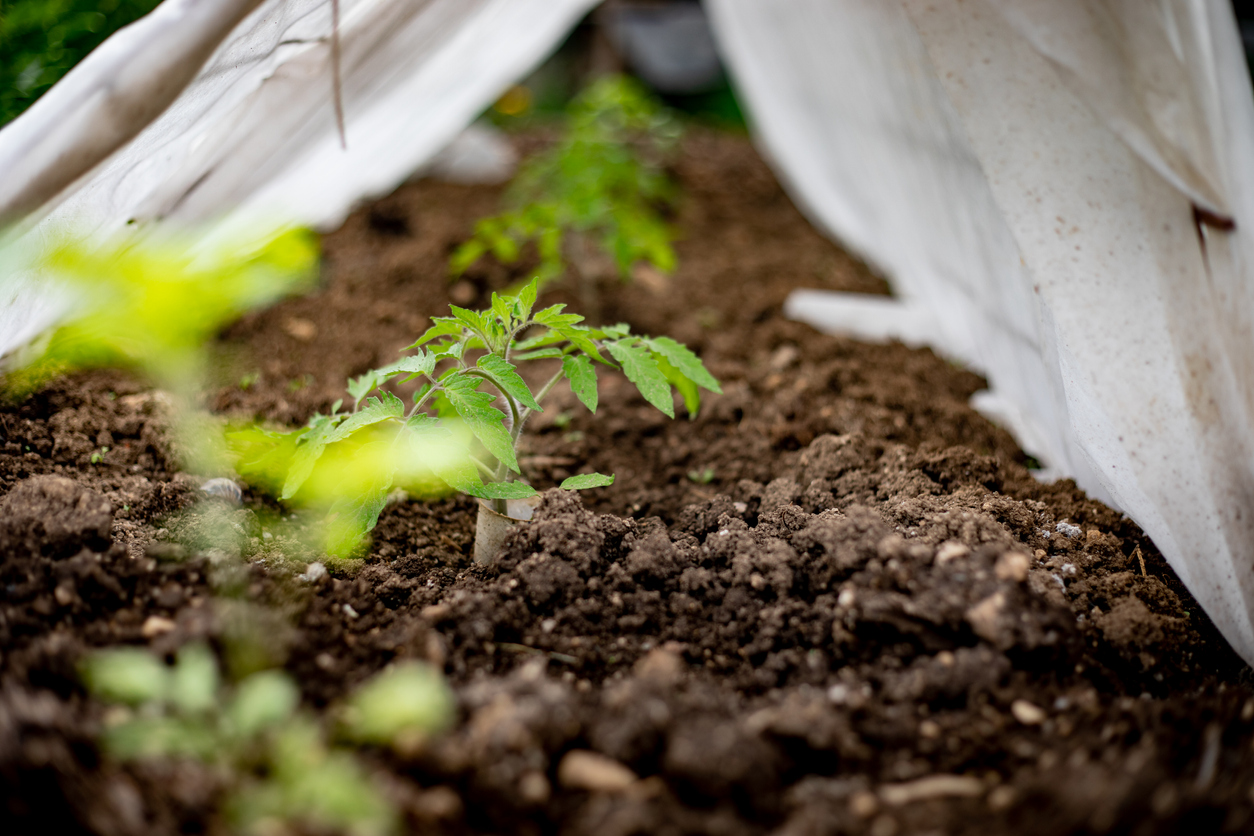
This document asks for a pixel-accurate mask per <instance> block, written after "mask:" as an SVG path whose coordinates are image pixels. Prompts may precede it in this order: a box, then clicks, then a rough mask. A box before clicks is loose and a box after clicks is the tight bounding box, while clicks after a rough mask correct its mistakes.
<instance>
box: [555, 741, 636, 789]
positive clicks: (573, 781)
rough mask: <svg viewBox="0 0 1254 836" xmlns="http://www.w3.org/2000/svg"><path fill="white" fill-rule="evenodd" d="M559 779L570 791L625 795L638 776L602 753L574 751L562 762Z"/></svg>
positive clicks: (558, 774) (558, 771)
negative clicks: (621, 793)
mask: <svg viewBox="0 0 1254 836" xmlns="http://www.w3.org/2000/svg"><path fill="white" fill-rule="evenodd" d="M557 780H558V783H561V785H562V786H563V787H566V788H567V790H584V791H587V792H621V791H623V790H626V788H627V787H630V786H631V785H633V783H635V782H636V773H635V772H632V771H631V770H630V768H627V767H626V766H623V765H622V763H619V762H618V761H616V760H613V758H611V757H606V756H604V755H601V753H598V752H589V751H587V750H573V751H571V752H567V755H566V757H563V758H562V762H561V763H559V765H558V767H557Z"/></svg>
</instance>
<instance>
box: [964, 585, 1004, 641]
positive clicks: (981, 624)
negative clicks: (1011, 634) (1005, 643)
mask: <svg viewBox="0 0 1254 836" xmlns="http://www.w3.org/2000/svg"><path fill="white" fill-rule="evenodd" d="M1005 606H1006V595H1005V593H1003V592H995V593H993V594H992V595H990V596H988V597H987V598H985V599H984V600H983V601H980V602H979V603H978V604H976V605H975V606H973V607H971V608H970V609H969V610H967V612H966V617H967V623H969V624H970V625H971V629H972V630H974V631H975V634H976V635H977V636H979V637H980V638H982V639H984V640H986V641H989V642H992V643H994V644H996V643H997V640H998V639H999V638H1000V631H999V630H998V629H997V628H998V623H999V622H1000V621H1001V613H1002V610H1003V609H1004V608H1005Z"/></svg>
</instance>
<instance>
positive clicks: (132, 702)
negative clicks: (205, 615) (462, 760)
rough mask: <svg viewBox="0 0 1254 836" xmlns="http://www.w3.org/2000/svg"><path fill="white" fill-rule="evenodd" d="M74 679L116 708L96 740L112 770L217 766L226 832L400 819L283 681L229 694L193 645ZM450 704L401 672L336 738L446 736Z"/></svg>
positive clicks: (368, 825)
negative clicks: (169, 659) (183, 762)
mask: <svg viewBox="0 0 1254 836" xmlns="http://www.w3.org/2000/svg"><path fill="white" fill-rule="evenodd" d="M82 676H83V680H84V682H85V684H86V685H87V687H88V690H90V691H91V692H92V693H93V694H94V695H95V696H96V697H97V698H99V699H101V700H103V701H104V702H107V703H111V704H112V705H114V706H116V707H118V708H121V710H120V711H118V710H117V709H116V708H115V710H114V712H113V713H112V715H111V720H110V722H109V723H108V724H107V725H106V727H105V729H104V731H103V733H102V736H101V739H100V744H101V748H102V749H103V750H104V752H105V753H106V754H108V755H109V756H111V757H113V758H116V759H117V760H119V761H135V760H142V759H147V758H168V759H188V760H196V761H200V762H202V763H205V764H207V765H209V766H211V767H214V768H215V769H216V770H217V772H218V773H219V775H220V776H221V777H222V778H223V783H224V789H225V790H226V792H225V795H224V798H223V802H224V810H223V812H224V814H225V818H226V820H227V821H228V822H229V824H230V825H231V832H237V833H241V834H246V836H253V834H258V835H260V834H266V833H274V832H276V828H277V829H278V830H280V831H282V832H289V831H295V832H319V833H321V832H335V833H346V834H350V836H390V834H393V833H396V832H398V831H399V829H400V828H399V824H400V817H399V816H398V811H397V810H396V809H395V808H394V806H393V804H392V803H391V802H390V801H389V800H388V799H387V797H386V796H385V795H384V794H383V793H381V792H380V791H379V790H378V788H377V787H375V786H374V785H373V784H372V783H371V781H370V776H369V774H368V773H367V772H366V770H365V769H364V768H363V767H362V766H361V764H360V763H359V762H358V761H357V759H356V758H355V757H354V756H353V754H352V753H351V752H350V751H349V750H348V749H346V748H343V747H340V746H335V745H333V744H331V743H330V741H328V739H327V735H326V734H325V733H324V732H323V730H322V729H321V728H320V726H319V725H318V723H317V722H316V721H315V720H314V719H313V718H312V717H310V716H309V715H307V714H305V713H304V712H301V711H300V709H299V702H300V691H299V689H298V688H297V686H296V683H295V682H293V681H292V680H291V678H290V677H289V676H288V675H287V674H286V673H283V672H282V671H278V670H264V671H260V672H258V673H254V674H252V675H250V676H248V677H246V678H244V679H242V680H241V681H240V682H238V683H236V684H235V685H233V686H232V685H229V684H226V683H224V682H222V679H221V676H220V674H219V671H218V665H217V660H216V659H215V658H214V655H213V652H212V651H211V650H209V648H208V647H206V646H205V645H203V644H192V645H187V646H185V647H183V648H182V649H181V650H179V652H178V655H177V657H176V661H175V664H174V665H173V666H169V665H166V664H164V663H163V662H162V661H161V660H160V659H158V658H157V657H155V656H153V655H152V654H150V653H148V652H147V651H144V650H140V649H139V648H131V647H127V648H114V649H110V650H103V651H99V652H97V653H94V654H92V655H91V656H88V657H87V658H86V659H85V660H84V661H83V664H82ZM398 686H404V687H403V688H402V687H398ZM453 705H454V703H453V698H452V695H451V693H450V692H449V690H448V687H447V685H445V684H444V681H443V679H442V677H440V675H439V674H438V673H436V672H435V671H433V670H431V669H428V668H424V667H421V666H418V665H416V664H414V663H409V664H408V665H405V666H403V667H398V668H395V669H393V670H391V671H387V672H385V673H384V674H381V675H380V676H379V677H376V678H375V679H374V680H372V681H370V682H368V683H366V684H365V685H364V686H362V687H361V688H360V689H359V690H358V691H357V692H356V693H355V694H354V695H353V696H352V697H351V698H350V702H349V705H348V706H347V707H346V710H345V712H344V714H345V722H344V723H343V734H344V736H345V737H347V738H349V739H350V740H354V741H363V742H366V741H368V742H372V743H392V742H394V739H395V738H400V737H401V736H408V737H409V738H411V739H412V738H414V737H418V738H423V737H425V736H429V735H433V734H436V733H438V732H440V731H442V730H443V729H444V728H446V727H447V726H448V724H449V722H450V721H451V719H452V712H453Z"/></svg>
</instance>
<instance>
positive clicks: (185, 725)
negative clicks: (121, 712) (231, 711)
mask: <svg viewBox="0 0 1254 836" xmlns="http://www.w3.org/2000/svg"><path fill="white" fill-rule="evenodd" d="M101 744H102V745H103V747H104V749H105V751H107V752H108V753H109V754H110V755H112V756H113V757H115V758H117V759H118V760H123V761H129V760H138V759H140V758H153V757H164V758H169V757H190V758H197V759H199V760H202V761H206V762H207V761H210V760H212V759H213V757H214V755H216V754H218V753H219V751H220V748H219V747H220V741H219V739H218V736H217V735H216V734H214V729H213V727H212V726H210V725H209V724H208V723H205V722H203V721H199V722H197V721H193V720H192V719H190V718H188V719H183V718H177V717H136V718H134V719H132V720H127V721H125V722H122V723H119V724H118V725H116V726H111V727H108V728H106V729H105V730H104V734H103V735H102V737H101Z"/></svg>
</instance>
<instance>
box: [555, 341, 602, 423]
mask: <svg viewBox="0 0 1254 836" xmlns="http://www.w3.org/2000/svg"><path fill="white" fill-rule="evenodd" d="M562 374H564V375H565V376H566V379H567V380H569V381H570V391H572V392H574V393H575V397H577V398H579V400H580V401H581V402H583V405H584V406H586V407H588V411H589V412H593V413H595V412H596V411H597V370H596V367H595V366H593V365H592V361H591V360H589V359H588V358H587V356H586V355H583V354H571V355H568V356H567V357H565V358H564V359H563V360H562Z"/></svg>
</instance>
